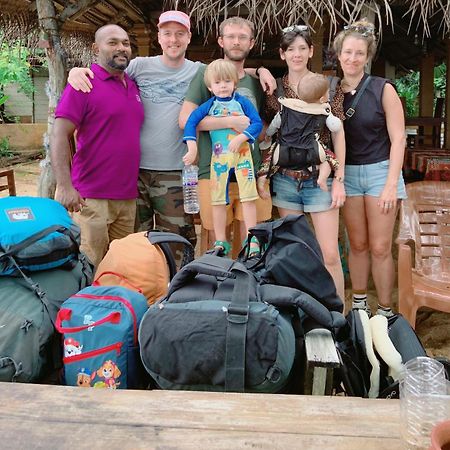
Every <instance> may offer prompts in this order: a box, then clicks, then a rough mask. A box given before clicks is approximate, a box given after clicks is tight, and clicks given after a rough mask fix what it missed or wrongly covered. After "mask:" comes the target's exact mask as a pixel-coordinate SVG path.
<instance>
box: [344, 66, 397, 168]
mask: <svg viewBox="0 0 450 450" xmlns="http://www.w3.org/2000/svg"><path fill="white" fill-rule="evenodd" d="M367 76H368V75H367V74H365V75H364V77H363V78H362V80H361V81H360V83H359V85H358V87H357V88H356V92H358V90H359V89H360V88H361V86H362V84H363V83H364V80H365V79H366V78H367ZM386 83H390V81H389V80H386V79H385V78H380V77H374V76H372V78H371V80H370V82H369V85H368V86H367V88H366V90H365V91H364V92H363V94H362V96H361V98H360V99H359V102H358V104H357V106H356V107H355V114H353V116H352V117H351V118H350V119H348V118H346V119H345V120H344V131H345V147H346V156H345V163H346V164H350V165H361V164H373V163H376V162H380V161H385V160H386V159H389V155H390V149H391V141H390V139H389V134H388V130H387V127H386V115H385V113H384V110H383V105H382V102H381V99H382V95H383V89H384V86H385V84H386ZM354 95H356V94H354ZM353 98H354V97H353V95H352V94H351V93H350V92H348V93H346V94H344V111H347V109H348V108H350V106H351V104H352V102H353Z"/></svg>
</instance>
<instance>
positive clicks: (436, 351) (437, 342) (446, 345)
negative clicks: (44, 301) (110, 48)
mask: <svg viewBox="0 0 450 450" xmlns="http://www.w3.org/2000/svg"><path fill="white" fill-rule="evenodd" d="M13 168H14V175H15V179H16V189H17V195H29V196H34V195H36V193H37V184H38V181H39V173H40V168H39V161H31V162H26V163H20V164H17V165H14V167H13ZM1 194H4V192H2V193H1ZM1 194H0V195H1ZM395 250H396V249H395V248H394V257H395V256H396V251H395ZM347 285H349V283H348V280H347ZM350 298H351V292H350V289H347V290H346V310H347V311H348V309H349V307H350V305H351V300H350ZM393 301H394V305H395V306H396V303H397V290H395V292H394V294H393ZM369 303H370V305H371V308H372V311H375V310H376V305H377V299H376V292H375V290H374V289H371V290H370V291H369ZM416 332H417V334H418V336H419V338H420V339H421V341H422V344H423V345H424V347H425V348H426V350H427V353H428V354H429V355H430V356H445V357H447V358H449V359H450V314H446V313H441V312H437V311H432V310H421V311H419V312H418V315H417V322H416Z"/></svg>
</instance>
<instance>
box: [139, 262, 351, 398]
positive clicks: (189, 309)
mask: <svg viewBox="0 0 450 450" xmlns="http://www.w3.org/2000/svg"><path fill="white" fill-rule="evenodd" d="M299 310H302V312H303V313H304V314H306V315H308V316H311V317H313V318H314V319H315V321H316V322H318V323H320V324H322V325H323V326H326V327H327V328H330V329H332V328H335V327H338V326H341V325H342V323H343V322H345V320H344V318H343V316H342V315H341V314H340V313H334V312H330V311H328V310H327V309H326V308H325V307H324V306H323V305H321V304H320V303H319V302H317V301H316V300H314V299H313V298H312V297H311V296H309V295H308V294H305V293H303V292H300V291H298V290H296V289H290V288H285V287H280V286H270V285H265V286H260V285H259V284H258V282H257V280H256V278H255V276H254V275H253V274H252V273H251V272H250V271H249V270H247V269H246V268H245V267H244V266H243V265H242V264H241V263H239V262H236V261H232V260H230V259H227V258H220V257H217V256H213V255H205V256H202V257H200V258H199V259H197V260H195V261H193V262H191V263H189V264H187V265H186V266H185V267H183V268H182V269H181V270H180V271H179V272H178V273H177V274H176V275H175V277H174V278H173V280H172V282H171V284H170V287H169V293H168V295H167V297H166V298H165V299H164V300H162V301H161V302H159V303H156V304H154V305H152V306H151V307H150V308H149V309H148V311H147V312H146V314H145V315H144V317H143V319H142V321H141V325H140V328H139V344H140V348H141V358H142V361H143V363H144V366H145V368H146V369H147V371H148V373H149V374H150V375H151V376H152V377H153V379H154V380H155V381H156V383H157V384H158V386H159V387H161V388H163V389H184V390H207V391H235V392H244V391H245V392H265V393H272V392H280V391H282V390H283V388H284V387H285V386H286V384H287V382H288V381H289V377H290V376H291V372H292V367H293V364H294V359H295V358H296V356H297V355H296V336H295V333H294V329H293V325H292V321H293V320H294V319H298V316H299Z"/></svg>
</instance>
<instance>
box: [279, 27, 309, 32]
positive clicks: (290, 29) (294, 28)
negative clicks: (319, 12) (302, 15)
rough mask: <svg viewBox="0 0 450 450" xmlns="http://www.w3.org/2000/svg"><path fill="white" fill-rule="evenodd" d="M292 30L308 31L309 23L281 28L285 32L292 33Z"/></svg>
mask: <svg viewBox="0 0 450 450" xmlns="http://www.w3.org/2000/svg"><path fill="white" fill-rule="evenodd" d="M292 31H298V32H303V31H308V26H307V25H291V26H290V27H286V28H283V29H282V30H281V32H282V33H283V34H286V33H291V32H292Z"/></svg>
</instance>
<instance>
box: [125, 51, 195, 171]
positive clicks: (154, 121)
mask: <svg viewBox="0 0 450 450" xmlns="http://www.w3.org/2000/svg"><path fill="white" fill-rule="evenodd" d="M201 65H202V63H200V62H192V61H189V60H188V59H185V60H184V64H183V65H182V66H181V67H178V68H171V67H167V66H166V65H164V64H163V62H162V61H161V57H160V56H151V57H148V56H147V57H137V58H135V59H133V60H132V61H131V62H130V65H129V66H128V68H127V73H128V75H129V76H130V77H131V78H132V79H133V80H134V81H135V82H136V84H137V85H138V88H139V93H140V95H141V100H142V103H143V105H144V111H145V120H144V124H143V125H142V129H141V164H140V168H141V169H149V170H162V171H163V170H181V169H182V168H183V165H184V164H183V161H182V157H183V156H184V155H185V153H186V144H184V143H183V131H182V130H180V127H179V126H178V116H179V114H180V109H181V105H182V104H183V101H184V97H185V95H186V92H187V90H188V87H189V83H190V82H191V80H192V78H193V77H194V75H195V74H196V73H197V70H198V68H199V67H200V66H201Z"/></svg>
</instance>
